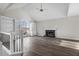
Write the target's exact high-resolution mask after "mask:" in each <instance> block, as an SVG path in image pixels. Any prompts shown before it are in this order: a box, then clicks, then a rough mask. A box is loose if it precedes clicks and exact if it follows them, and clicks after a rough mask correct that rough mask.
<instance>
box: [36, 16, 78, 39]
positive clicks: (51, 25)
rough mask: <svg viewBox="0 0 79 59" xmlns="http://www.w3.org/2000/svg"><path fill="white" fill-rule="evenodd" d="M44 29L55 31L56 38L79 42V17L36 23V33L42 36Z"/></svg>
mask: <svg viewBox="0 0 79 59" xmlns="http://www.w3.org/2000/svg"><path fill="white" fill-rule="evenodd" d="M46 29H51V30H53V29H55V30H56V37H58V38H69V39H78V40H79V16H74V17H65V18H60V19H54V20H46V21H40V22H38V23H37V33H38V35H39V36H44V34H45V30H46Z"/></svg>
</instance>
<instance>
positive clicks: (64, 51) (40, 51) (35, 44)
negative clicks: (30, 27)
mask: <svg viewBox="0 0 79 59" xmlns="http://www.w3.org/2000/svg"><path fill="white" fill-rule="evenodd" d="M63 40H64V41H68V42H67V43H66V44H68V43H69V42H74V43H79V42H76V41H72V40H65V39H56V38H49V37H27V38H25V39H24V56H79V50H78V49H75V48H74V47H75V46H76V45H75V46H73V45H74V44H73V43H72V44H71V43H70V44H71V46H73V48H71V47H67V46H65V45H64V46H63V45H61V43H63Z"/></svg>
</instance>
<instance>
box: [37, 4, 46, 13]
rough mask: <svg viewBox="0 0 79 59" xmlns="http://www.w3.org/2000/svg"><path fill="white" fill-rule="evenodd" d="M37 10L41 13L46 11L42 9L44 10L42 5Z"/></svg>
mask: <svg viewBox="0 0 79 59" xmlns="http://www.w3.org/2000/svg"><path fill="white" fill-rule="evenodd" d="M37 9H38V10H39V11H40V12H43V11H44V10H47V9H44V8H43V4H42V3H41V4H40V8H37Z"/></svg>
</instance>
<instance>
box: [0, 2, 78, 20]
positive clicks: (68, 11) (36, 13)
mask: <svg viewBox="0 0 79 59" xmlns="http://www.w3.org/2000/svg"><path fill="white" fill-rule="evenodd" d="M78 6H79V4H78V3H70V4H69V3H43V4H42V7H43V9H44V11H43V12H40V8H41V4H40V3H0V12H3V13H4V11H6V10H13V9H16V10H18V9H20V8H21V9H25V10H26V11H27V13H28V15H29V16H30V17H31V18H32V19H34V20H36V21H41V20H49V19H56V18H61V17H66V16H73V15H79V7H78Z"/></svg>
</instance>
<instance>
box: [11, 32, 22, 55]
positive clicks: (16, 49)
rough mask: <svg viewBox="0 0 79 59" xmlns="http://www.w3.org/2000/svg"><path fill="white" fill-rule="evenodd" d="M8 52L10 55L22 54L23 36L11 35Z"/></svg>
mask: <svg viewBox="0 0 79 59" xmlns="http://www.w3.org/2000/svg"><path fill="white" fill-rule="evenodd" d="M10 52H11V54H15V55H16V54H17V53H18V54H22V53H23V35H22V33H20V34H19V35H16V34H15V33H11V36H10Z"/></svg>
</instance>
